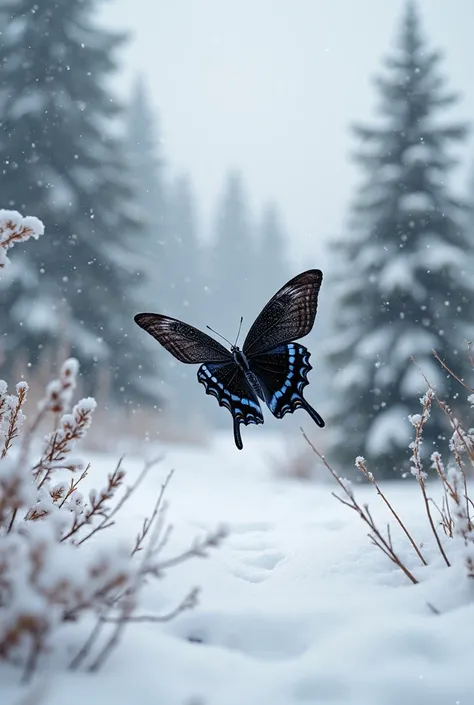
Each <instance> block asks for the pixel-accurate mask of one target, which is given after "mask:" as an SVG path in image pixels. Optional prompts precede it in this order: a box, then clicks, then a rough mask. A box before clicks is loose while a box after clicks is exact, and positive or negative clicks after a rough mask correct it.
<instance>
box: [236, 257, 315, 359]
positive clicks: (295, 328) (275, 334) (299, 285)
mask: <svg viewBox="0 0 474 705" xmlns="http://www.w3.org/2000/svg"><path fill="white" fill-rule="evenodd" d="M322 280H323V273H322V272H321V270H319V269H309V270H308V271H306V272H303V273H302V274H298V276H296V277H293V279H290V281H289V282H287V283H286V284H285V285H284V286H282V288H281V289H280V290H279V291H277V293H276V294H275V296H273V297H272V298H271V299H270V301H269V302H268V303H267V305H266V306H265V307H264V308H263V310H262V312H261V313H260V314H259V315H258V316H257V318H256V319H255V322H254V324H253V325H252V327H251V328H250V330H249V332H248V334H247V337H246V339H245V342H244V345H243V351H244V353H245V354H246V355H256V354H258V353H260V352H264V351H266V350H270V349H271V348H275V347H277V346H278V345H281V344H282V343H289V342H291V341H293V340H297V339H298V338H302V337H303V336H305V335H308V333H309V332H310V330H311V328H312V327H313V324H314V319H315V317H316V311H317V308H318V294H319V289H320V287H321V282H322Z"/></svg>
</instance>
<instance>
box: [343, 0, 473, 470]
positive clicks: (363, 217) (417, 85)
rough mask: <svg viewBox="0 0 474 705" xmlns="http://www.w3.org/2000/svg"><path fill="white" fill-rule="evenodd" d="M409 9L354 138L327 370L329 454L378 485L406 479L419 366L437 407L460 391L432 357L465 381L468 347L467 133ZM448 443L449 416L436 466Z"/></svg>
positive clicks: (428, 440)
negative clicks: (463, 188)
mask: <svg viewBox="0 0 474 705" xmlns="http://www.w3.org/2000/svg"><path fill="white" fill-rule="evenodd" d="M440 58H441V57H440V54H439V53H437V52H432V51H430V50H429V49H428V48H427V47H426V44H425V41H424V39H423V37H422V35H421V32H420V26H419V19H418V15H417V12H416V9H415V6H414V5H413V4H411V3H410V4H408V6H407V10H406V15H405V18H404V21H403V26H402V31H401V36H400V41H399V45H398V51H396V52H395V53H394V55H393V56H392V57H391V58H389V59H388V60H387V62H386V73H385V75H384V76H383V77H382V78H379V79H378V81H377V85H378V90H379V94H380V98H381V101H380V114H381V121H380V125H379V126H377V127H358V128H356V135H357V136H358V138H359V139H360V141H361V143H362V146H361V148H360V150H359V153H358V160H359V162H360V164H361V166H362V168H363V169H364V171H365V173H366V181H365V182H364V183H363V185H362V188H361V189H360V192H359V196H358V200H357V203H356V205H355V207H354V209H353V218H352V223H351V228H350V238H349V237H347V238H346V239H345V240H344V241H342V242H340V243H339V244H338V246H337V247H334V248H333V253H334V257H335V258H336V257H337V254H338V253H339V257H340V269H339V273H338V279H339V283H338V286H337V290H336V288H335V292H336V293H335V297H336V303H335V305H334V308H333V316H334V318H335V319H336V320H337V322H338V323H337V328H338V331H337V333H336V335H335V337H334V339H333V340H332V345H331V347H332V352H331V354H330V362H331V363H332V366H333V368H334V369H335V371H336V374H335V378H334V382H333V388H334V391H335V393H336V394H337V399H336V401H337V404H336V406H335V409H334V414H333V418H332V419H331V421H330V426H332V428H333V454H334V456H335V457H336V458H338V460H339V461H340V462H341V463H343V464H345V465H346V467H351V466H353V461H354V458H355V457H356V456H357V455H363V456H365V457H366V458H367V459H368V460H369V463H370V465H371V469H372V470H374V471H375V470H377V472H378V474H379V476H381V475H382V474H383V475H385V476H386V477H389V476H392V477H393V476H394V475H393V470H398V471H400V470H401V469H402V468H406V467H407V462H408V460H409V454H408V450H407V445H408V443H409V442H410V440H411V439H412V437H413V428H412V427H411V426H410V423H409V421H408V420H407V417H408V415H409V414H413V413H418V411H420V402H419V398H420V396H421V394H422V393H423V390H424V388H425V383H424V381H423V379H422V377H421V375H420V373H419V371H418V369H417V367H416V366H415V365H414V364H413V363H412V362H411V356H414V358H415V359H416V362H417V363H418V365H419V366H420V367H421V368H422V369H423V371H424V373H425V374H426V375H427V377H428V378H429V380H430V381H431V382H432V383H434V384H436V386H437V390H438V392H439V394H440V395H441V396H444V395H451V394H454V393H455V391H457V390H455V389H454V388H453V385H452V381H451V380H450V379H449V378H447V376H446V374H444V373H443V371H442V370H441V368H440V367H439V365H438V364H437V363H436V362H435V361H434V360H433V357H432V349H433V348H436V350H437V351H438V353H439V354H440V356H441V357H442V358H443V359H444V360H445V361H446V363H447V364H448V365H449V366H451V367H452V368H453V369H456V370H457V371H458V373H460V374H463V371H464V370H466V367H464V364H465V363H464V361H465V360H466V363H467V358H466V355H465V338H466V337H468V336H470V337H472V320H471V318H472V316H471V302H472V297H473V285H472V277H470V276H469V273H468V272H467V271H466V264H465V263H466V255H467V254H468V253H469V252H470V251H471V244H470V243H469V242H468V240H467V237H466V234H465V232H464V231H463V228H462V225H461V223H462V220H463V204H462V203H460V202H459V201H458V200H456V199H455V198H454V197H453V196H452V195H451V194H450V192H449V190H448V187H447V180H448V171H449V169H450V168H451V167H452V166H453V164H454V160H453V159H452V157H451V156H450V154H449V151H448V150H449V147H450V146H451V144H452V143H456V142H458V141H460V140H462V139H463V138H464V137H465V135H466V129H465V127H464V126H463V125H456V124H448V123H445V122H442V121H440V120H438V119H437V116H438V113H440V114H442V111H443V109H445V108H447V107H448V106H451V105H453V104H454V103H455V102H456V96H454V95H453V94H451V93H449V92H448V91H447V90H446V88H445V81H444V79H443V78H442V77H441V75H440V73H439V71H438V64H439V62H440ZM445 433H446V424H445V420H444V419H443V418H442V414H436V413H434V412H433V417H432V419H430V422H429V424H428V425H427V426H426V434H425V444H424V448H425V452H426V453H427V454H428V455H429V454H430V452H431V450H430V449H432V447H433V443H434V442H435V441H436V439H437V438H438V436H439V435H443V434H445Z"/></svg>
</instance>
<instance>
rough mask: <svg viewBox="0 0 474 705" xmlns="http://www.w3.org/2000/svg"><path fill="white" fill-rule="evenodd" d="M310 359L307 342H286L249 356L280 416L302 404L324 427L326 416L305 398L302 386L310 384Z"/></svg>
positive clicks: (268, 401)
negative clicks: (303, 343) (320, 413)
mask: <svg viewBox="0 0 474 705" xmlns="http://www.w3.org/2000/svg"><path fill="white" fill-rule="evenodd" d="M309 358H310V352H309V350H307V348H305V347H304V345H301V344H300V343H284V344H282V345H279V346H277V347H275V348H272V349H271V350H267V351H265V352H261V353H259V354H258V355H251V356H249V358H248V359H249V365H250V369H251V371H252V372H253V374H254V375H255V376H256V377H257V379H258V381H259V384H260V387H261V389H262V392H263V397H264V399H265V402H266V404H267V406H268V408H269V409H270V411H271V412H272V414H273V415H274V416H275V417H276V418H277V419H281V418H283V416H284V415H285V414H288V413H293V412H294V411H296V409H299V408H300V407H302V408H303V409H305V411H307V412H308V414H309V415H310V416H311V418H312V419H313V421H315V423H316V424H317V425H318V426H320V427H321V428H322V427H323V426H324V421H323V419H322V418H321V416H320V415H319V414H318V412H317V411H315V409H313V407H312V406H310V405H309V404H308V402H307V401H306V399H305V398H304V397H303V389H304V388H305V387H306V385H307V384H309V382H308V378H307V375H308V372H309V371H310V370H311V369H312V367H311V365H310V363H309Z"/></svg>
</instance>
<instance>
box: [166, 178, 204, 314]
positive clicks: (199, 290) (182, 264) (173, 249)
mask: <svg viewBox="0 0 474 705" xmlns="http://www.w3.org/2000/svg"><path fill="white" fill-rule="evenodd" d="M169 237H170V243H169V259H170V261H171V264H172V267H171V270H172V271H171V275H170V297H169V298H170V310H171V311H172V315H174V316H177V317H178V318H179V317H181V318H185V319H186V320H191V319H192V320H196V316H197V315H198V314H199V313H200V312H201V305H200V304H201V301H202V297H203V271H202V265H203V254H202V246H201V243H200V241H199V237H198V232H197V214H196V201H195V196H194V193H193V191H192V186H191V182H190V180H189V178H188V177H187V176H180V177H178V178H177V179H175V181H174V182H173V183H172V184H171V187H170V193H169Z"/></svg>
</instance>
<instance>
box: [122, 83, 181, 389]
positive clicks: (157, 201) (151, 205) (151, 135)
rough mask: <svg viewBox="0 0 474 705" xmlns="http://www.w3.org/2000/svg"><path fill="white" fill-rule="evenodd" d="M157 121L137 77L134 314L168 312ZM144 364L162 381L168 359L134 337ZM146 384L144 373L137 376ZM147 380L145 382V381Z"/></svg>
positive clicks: (130, 155)
mask: <svg viewBox="0 0 474 705" xmlns="http://www.w3.org/2000/svg"><path fill="white" fill-rule="evenodd" d="M161 145H162V138H161V129H160V123H159V119H158V117H157V115H156V114H155V112H154V111H153V109H152V107H151V102H150V98H149V95H148V92H147V89H146V86H145V83H144V81H143V79H142V78H141V77H139V78H138V79H137V80H136V81H135V84H134V85H133V89H132V95H131V99H130V104H129V106H128V110H127V119H126V132H125V153H126V158H127V163H128V167H129V171H130V183H131V185H132V188H133V191H134V194H135V201H136V209H137V212H138V214H139V218H140V220H141V225H142V244H141V246H140V252H139V257H138V262H137V266H140V267H141V268H142V270H143V272H144V276H143V277H142V279H141V280H140V283H139V285H138V287H137V290H136V293H135V297H134V302H135V310H136V311H159V312H167V306H168V304H169V298H170V296H169V286H170V285H169V254H168V252H167V250H168V247H167V245H168V240H169V208H168V193H167V184H166V181H165V160H164V157H163V154H162V147H161ZM139 342H140V345H141V346H142V349H143V351H144V352H145V353H146V356H147V358H148V359H149V360H151V361H153V363H154V368H153V370H152V373H153V377H154V378H155V379H156V380H159V382H160V383H161V384H163V383H164V381H165V378H166V377H167V374H166V369H167V367H168V363H169V360H168V357H167V355H166V354H164V351H163V349H162V348H161V346H159V345H158V344H157V343H156V341H155V340H153V338H151V337H150V336H143V335H141V336H139ZM142 380H143V382H144V383H147V374H146V373H145V374H143V375H142ZM149 381H150V380H149V379H148V382H149Z"/></svg>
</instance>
